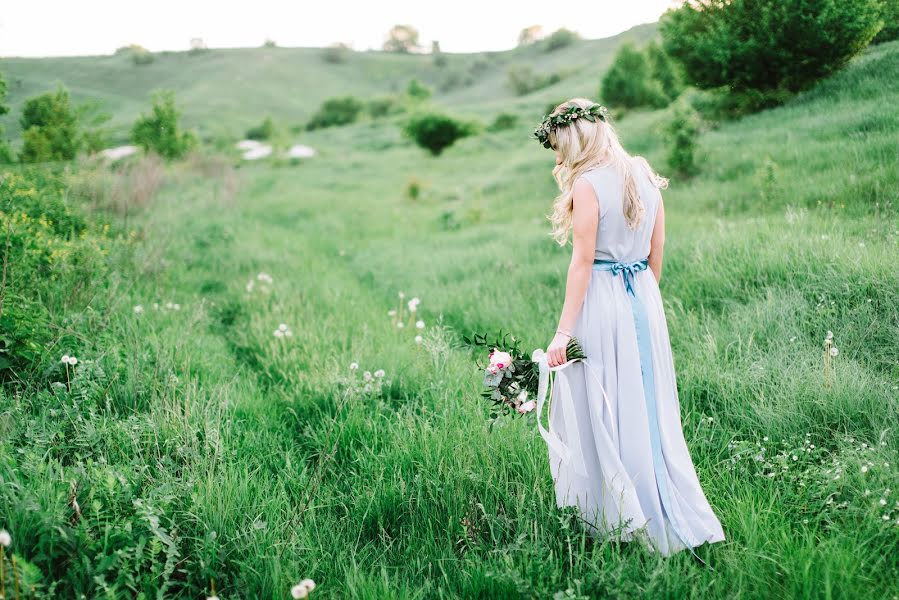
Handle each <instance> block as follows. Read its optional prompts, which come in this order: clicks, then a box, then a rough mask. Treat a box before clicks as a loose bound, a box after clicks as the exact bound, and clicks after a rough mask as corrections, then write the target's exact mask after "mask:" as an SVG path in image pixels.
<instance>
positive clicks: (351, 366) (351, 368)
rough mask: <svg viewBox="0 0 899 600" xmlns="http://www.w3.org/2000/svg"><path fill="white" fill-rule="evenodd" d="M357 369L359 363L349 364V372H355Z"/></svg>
mask: <svg viewBox="0 0 899 600" xmlns="http://www.w3.org/2000/svg"><path fill="white" fill-rule="evenodd" d="M358 368H359V363H357V362H351V363H350V371H355V370H356V369H358Z"/></svg>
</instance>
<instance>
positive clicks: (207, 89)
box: [0, 24, 656, 140]
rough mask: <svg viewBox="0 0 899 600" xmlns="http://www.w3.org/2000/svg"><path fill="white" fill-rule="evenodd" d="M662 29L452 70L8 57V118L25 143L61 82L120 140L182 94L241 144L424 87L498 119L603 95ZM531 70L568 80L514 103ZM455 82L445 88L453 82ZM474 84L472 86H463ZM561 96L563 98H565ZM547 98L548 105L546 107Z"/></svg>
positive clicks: (222, 52)
mask: <svg viewBox="0 0 899 600" xmlns="http://www.w3.org/2000/svg"><path fill="white" fill-rule="evenodd" d="M655 31H656V26H655V24H648V25H641V26H638V27H635V28H633V29H631V30H629V31H627V32H624V33H622V34H620V35H617V36H615V37H612V38H607V39H602V40H582V41H579V42H577V43H575V44H573V45H571V46H569V47H566V48H562V49H560V50H557V51H554V52H545V51H544V50H542V47H540V46H539V45H535V46H532V47H524V48H517V49H514V50H509V51H505V52H489V53H477V54H451V53H448V54H446V55H445V56H446V58H447V62H446V65H445V66H437V65H435V64H434V61H433V60H432V57H431V56H430V55H398V54H389V53H384V52H375V51H368V52H353V53H351V54H349V55H348V57H347V59H346V61H345V62H343V63H339V64H334V63H329V62H326V61H325V60H323V58H322V52H323V51H322V49H321V48H245V49H211V50H209V51H207V52H201V53H197V54H192V53H189V52H166V53H160V54H158V55H157V56H156V59H155V61H154V62H153V63H151V64H149V65H134V64H133V63H132V61H131V59H130V57H129V56H127V55H118V56H114V55H110V56H99V57H80V58H40V59H32V58H5V59H2V60H0V72H2V73H3V75H4V77H5V78H6V79H7V80H8V83H9V104H10V105H11V107H12V111H11V112H10V114H9V115H7V116H6V118H5V124H6V128H7V133H8V136H9V137H11V138H15V137H18V135H19V126H18V116H19V115H20V114H21V105H22V103H23V102H24V101H25V100H26V99H27V98H29V97H31V96H34V95H36V94H39V93H41V92H44V91H47V90H48V89H52V87H53V85H54V82H56V81H60V82H62V83H63V84H65V85H66V86H67V87H68V88H69V90H70V91H71V92H72V95H73V97H74V98H75V99H76V101H84V100H87V99H93V100H97V101H99V102H100V104H101V107H102V109H103V110H105V111H107V112H109V113H111V114H112V115H113V120H112V122H111V125H112V126H113V128H114V129H115V133H116V137H117V139H118V140H123V139H124V138H125V136H126V135H127V130H128V127H129V126H130V124H131V123H132V122H133V121H134V119H135V118H136V117H137V116H138V114H140V112H141V111H146V110H147V109H148V107H149V102H150V101H149V95H150V93H151V92H152V91H153V90H155V89H159V88H170V89H174V90H177V99H178V103H179V105H180V106H181V107H183V109H184V117H185V123H186V124H187V125H188V126H189V127H197V128H198V129H199V130H200V132H201V134H202V135H203V136H206V137H209V136H217V135H220V136H230V137H232V138H237V139H239V137H240V136H242V135H243V132H244V130H245V129H246V128H247V127H250V126H252V125H256V124H258V122H259V121H261V120H262V118H263V117H264V116H265V115H271V116H272V117H273V118H275V119H276V120H278V121H279V122H281V123H282V124H284V125H285V126H286V125H294V124H299V123H303V122H305V120H306V119H307V118H308V117H309V116H310V115H311V114H312V113H313V112H314V111H315V110H316V109H317V108H318V105H319V104H320V103H321V102H322V100H324V99H326V98H330V97H333V96H343V95H354V96H357V97H359V98H370V97H372V96H377V95H383V94H390V93H395V92H401V91H402V90H404V89H405V86H406V85H407V84H408V82H409V80H410V79H413V78H417V79H419V80H420V81H422V82H424V83H426V84H427V85H428V86H430V87H432V88H434V89H435V92H436V98H435V100H436V102H437V103H438V104H443V105H446V106H448V107H452V108H458V109H459V110H460V111H463V112H467V113H478V114H481V113H482V110H484V109H485V107H486V110H487V112H489V113H497V112H499V111H500V110H501V109H503V108H505V105H507V104H508V103H509V102H510V101H511V102H513V103H514V104H525V105H531V104H532V103H533V102H534V101H536V100H540V102H542V104H540V106H541V109H542V106H543V105H544V104H546V102H547V101H550V100H553V99H556V98H558V97H561V96H562V95H564V93H568V91H570V90H572V89H575V90H577V91H578V93H581V94H588V95H591V96H592V95H595V94H596V90H597V88H598V85H599V84H598V82H599V74H600V73H601V72H602V71H603V70H604V69H605V67H606V66H607V65H608V64H609V62H610V61H611V58H612V54H613V53H614V50H615V48H616V47H617V46H618V45H619V44H620V43H621V42H622V41H625V40H633V41H635V42H641V41H644V40H647V39H649V38H650V37H652V36H653V35H655ZM518 66H528V67H531V68H533V69H534V70H535V71H536V72H538V73H541V72H542V73H548V72H555V71H559V70H562V69H566V70H569V71H571V72H572V74H571V75H570V76H569V77H568V78H566V80H565V81H562V82H560V83H559V84H557V85H555V86H553V87H552V88H547V89H544V90H541V92H540V93H539V94H535V95H533V97H529V98H528V99H527V100H518V99H516V98H514V96H513V94H512V93H511V91H510V90H509V89H508V88H507V86H506V85H505V76H506V70H507V69H509V68H510V67H518ZM454 80H455V81H457V83H456V84H454V85H452V87H450V89H446V86H447V85H450V83H451V82H452V81H454ZM466 80H470V84H468V85H466V84H465V81H466ZM563 90H565V92H564V93H563ZM547 99H548V100H547Z"/></svg>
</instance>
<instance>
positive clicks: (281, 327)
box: [278, 323, 287, 331]
mask: <svg viewBox="0 0 899 600" xmlns="http://www.w3.org/2000/svg"><path fill="white" fill-rule="evenodd" d="M278 329H280V330H281V331H287V325H285V324H284V323H281V324H280V325H278Z"/></svg>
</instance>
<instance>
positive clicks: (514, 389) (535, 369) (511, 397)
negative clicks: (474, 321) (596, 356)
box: [462, 331, 586, 421]
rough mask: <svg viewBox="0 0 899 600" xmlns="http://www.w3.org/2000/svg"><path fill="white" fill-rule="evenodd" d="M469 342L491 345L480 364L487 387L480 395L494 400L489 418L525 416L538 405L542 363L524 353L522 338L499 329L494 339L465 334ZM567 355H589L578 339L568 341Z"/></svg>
mask: <svg viewBox="0 0 899 600" xmlns="http://www.w3.org/2000/svg"><path fill="white" fill-rule="evenodd" d="M462 339H463V340H464V341H465V343H466V344H469V345H471V346H483V347H486V348H491V349H492V351H491V352H490V354H489V355H488V356H487V364H486V365H483V366H482V365H480V364H479V367H481V368H482V369H483V371H484V387H485V388H486V389H485V390H484V391H483V392H481V395H482V396H483V397H484V398H487V399H488V400H490V401H492V402H493V406H492V407H491V410H490V418H491V420H493V421H496V420H497V419H498V418H499V417H500V416H501V415H503V414H513V415H514V414H521V415H526V414H528V413H530V412H531V411H533V410H534V408H535V407H536V406H537V400H536V398H537V384H538V382H539V379H540V368H539V365H538V364H537V363H536V362H534V361H533V360H532V358H531V356H527V355H525V354H523V353H522V351H521V345H520V341H519V340H518V339H516V338H515V336H513V335H511V334H508V333H507V334H505V335H503V334H502V331H500V332H499V333H498V334H497V335H496V336H495V337H494V339H493V340H488V339H487V336H486V335H483V334H474V335H473V336H472V337H471V338H469V337H466V336H463V338H462ZM565 352H566V354H565V356H566V358H567V359H568V360H574V359H579V358H586V356H585V355H584V350H583V348H581V345H580V343H579V342H578V341H577V338H571V339H570V340H568V347H567V349H566V351H565Z"/></svg>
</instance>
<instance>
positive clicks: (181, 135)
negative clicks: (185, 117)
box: [131, 90, 197, 160]
mask: <svg viewBox="0 0 899 600" xmlns="http://www.w3.org/2000/svg"><path fill="white" fill-rule="evenodd" d="M179 116H180V114H179V112H178V109H177V108H176V107H175V93H174V92H172V91H171V90H160V91H157V92H156V93H154V94H153V109H152V112H151V113H150V114H149V115H144V114H141V116H140V117H139V118H138V119H137V121H135V122H134V126H132V128H131V140H132V141H133V142H134V143H135V144H136V145H138V146H141V147H142V148H143V149H144V150H147V151H153V152H156V153H157V154H159V155H160V156H162V157H163V158H166V159H169V160H172V159H176V158H181V157H182V156H184V155H185V154H186V153H187V151H188V150H190V149H191V148H193V147H194V146H195V145H196V143H197V138H196V136H195V135H193V134H192V133H190V132H188V131H182V130H181V128H180V126H179V124H178V118H179Z"/></svg>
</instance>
